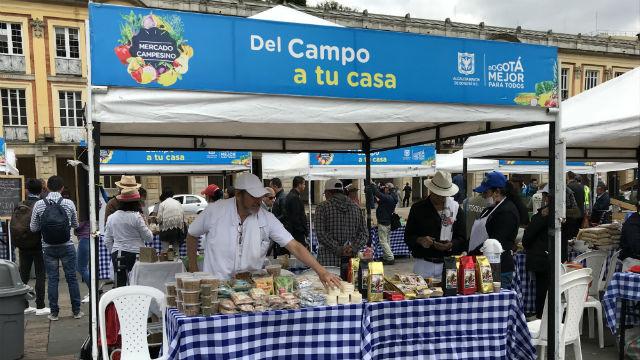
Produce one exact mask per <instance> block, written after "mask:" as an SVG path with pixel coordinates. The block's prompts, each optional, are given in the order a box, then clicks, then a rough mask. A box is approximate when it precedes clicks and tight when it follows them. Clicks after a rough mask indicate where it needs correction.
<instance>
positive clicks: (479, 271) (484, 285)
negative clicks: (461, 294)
mask: <svg viewBox="0 0 640 360" xmlns="http://www.w3.org/2000/svg"><path fill="white" fill-rule="evenodd" d="M476 287H477V289H478V291H479V292H481V293H483V294H489V293H492V292H493V273H492V271H491V263H489V259H487V257H486V256H476Z"/></svg>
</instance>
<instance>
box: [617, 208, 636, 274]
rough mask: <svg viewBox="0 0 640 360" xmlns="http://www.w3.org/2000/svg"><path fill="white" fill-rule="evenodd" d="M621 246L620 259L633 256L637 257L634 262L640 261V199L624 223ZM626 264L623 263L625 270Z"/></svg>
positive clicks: (633, 257)
mask: <svg viewBox="0 0 640 360" xmlns="http://www.w3.org/2000/svg"><path fill="white" fill-rule="evenodd" d="M620 248H621V250H620V260H625V259H627V258H631V259H636V260H635V262H634V263H637V262H640V201H638V203H637V204H636V212H634V213H633V214H632V215H631V216H630V217H629V218H628V219H627V221H625V222H624V224H623V225H622V235H620ZM627 262H628V261H627ZM630 264H631V263H630ZM625 265H626V264H623V269H622V270H623V271H624V270H626V267H628V265H627V266H626V267H625Z"/></svg>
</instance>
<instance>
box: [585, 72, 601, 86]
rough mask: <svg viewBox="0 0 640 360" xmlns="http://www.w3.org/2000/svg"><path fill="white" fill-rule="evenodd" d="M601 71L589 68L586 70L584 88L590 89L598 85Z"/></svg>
mask: <svg viewBox="0 0 640 360" xmlns="http://www.w3.org/2000/svg"><path fill="white" fill-rule="evenodd" d="M599 75H600V71H598V70H587V71H585V72H584V89H585V90H589V89H591V88H593V87H596V86H597V85H598V78H599V77H600V76H599Z"/></svg>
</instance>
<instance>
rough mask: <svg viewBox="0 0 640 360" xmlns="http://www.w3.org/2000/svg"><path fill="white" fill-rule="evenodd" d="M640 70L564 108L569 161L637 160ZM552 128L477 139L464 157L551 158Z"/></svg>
mask: <svg viewBox="0 0 640 360" xmlns="http://www.w3.org/2000/svg"><path fill="white" fill-rule="evenodd" d="M639 99H640V68H636V69H634V70H631V71H629V72H627V73H625V74H623V75H621V76H618V77H617V78H614V79H611V80H609V81H607V82H605V83H603V84H601V85H598V86H596V87H594V88H592V89H590V90H588V91H585V92H583V93H580V94H579V95H576V96H574V97H572V98H570V99H568V100H566V101H564V102H563V103H562V133H563V137H564V138H565V140H566V143H567V159H569V160H570V159H592V160H612V161H616V160H624V159H628V160H633V159H636V156H637V155H636V151H637V149H638V148H639V147H640V100H639ZM548 133H549V132H548V127H547V126H534V127H529V128H526V129H515V130H510V131H505V132H502V133H500V135H499V136H496V135H491V134H488V135H478V136H474V137H471V138H469V139H468V140H467V141H466V142H465V144H464V155H465V156H466V157H469V158H473V157H476V158H477V157H485V158H486V157H495V158H522V157H542V158H544V157H547V156H548V149H547V144H548Z"/></svg>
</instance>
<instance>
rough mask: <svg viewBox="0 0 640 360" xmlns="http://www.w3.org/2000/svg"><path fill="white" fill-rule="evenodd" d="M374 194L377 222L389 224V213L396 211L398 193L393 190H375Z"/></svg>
mask: <svg viewBox="0 0 640 360" xmlns="http://www.w3.org/2000/svg"><path fill="white" fill-rule="evenodd" d="M375 196H376V197H377V198H378V208H377V209H376V219H377V220H378V224H380V225H385V226H389V225H391V215H392V214H393V213H394V212H395V211H396V204H398V195H396V193H395V192H390V193H389V194H385V193H382V192H380V190H376V193H375Z"/></svg>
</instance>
